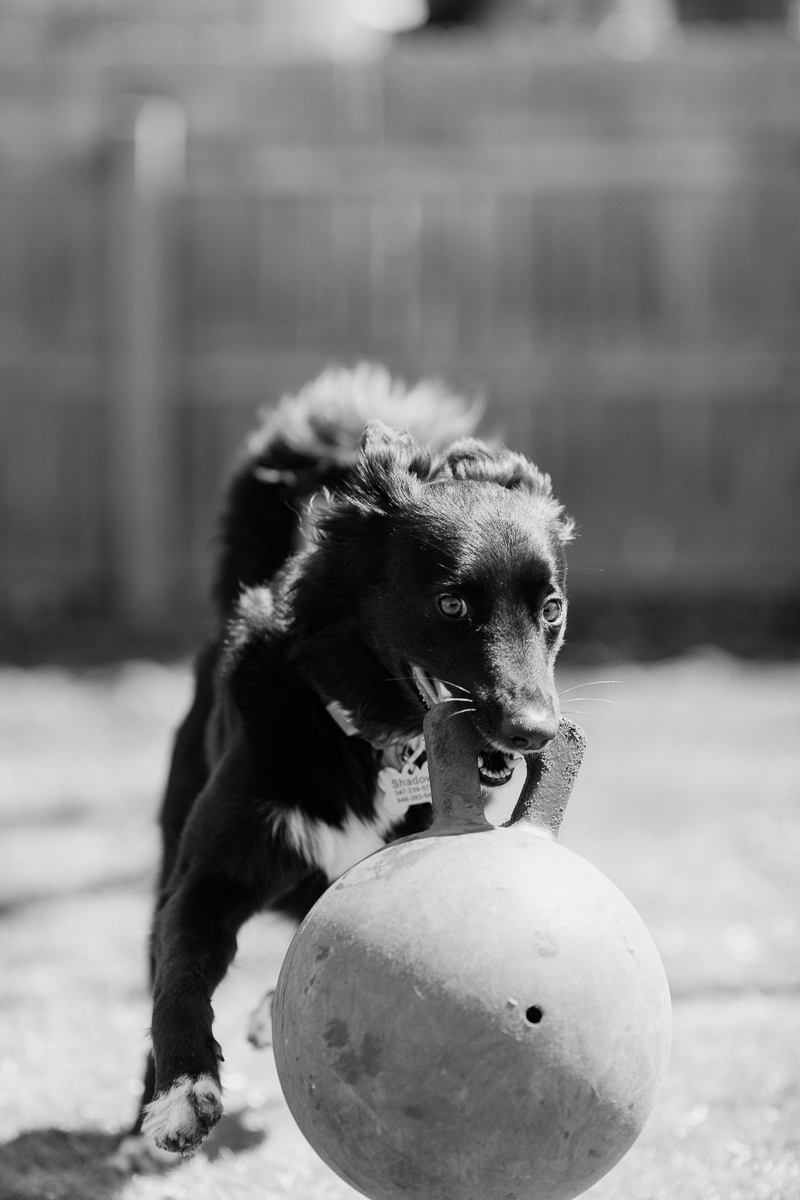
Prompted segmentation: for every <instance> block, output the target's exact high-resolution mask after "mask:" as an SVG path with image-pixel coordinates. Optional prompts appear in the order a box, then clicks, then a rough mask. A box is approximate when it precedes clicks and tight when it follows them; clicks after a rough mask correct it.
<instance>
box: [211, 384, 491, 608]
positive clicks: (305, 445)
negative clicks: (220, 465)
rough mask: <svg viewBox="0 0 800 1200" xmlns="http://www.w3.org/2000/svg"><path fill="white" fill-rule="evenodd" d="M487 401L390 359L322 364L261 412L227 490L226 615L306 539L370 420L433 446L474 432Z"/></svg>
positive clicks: (218, 589) (219, 587) (217, 586)
mask: <svg viewBox="0 0 800 1200" xmlns="http://www.w3.org/2000/svg"><path fill="white" fill-rule="evenodd" d="M481 415H482V406H481V405H480V404H479V403H476V402H469V401H466V400H465V399H463V397H461V396H457V395H455V394H454V393H452V392H450V391H448V390H447V389H446V388H445V387H444V386H443V385H441V384H439V383H435V382H432V381H429V380H426V381H423V382H421V383H418V384H417V385H416V387H413V388H407V387H406V385H405V384H404V383H403V382H402V381H401V380H398V379H393V378H392V377H391V375H390V374H389V372H388V371H387V370H386V369H385V368H384V367H379V366H373V365H371V364H368V363H362V364H361V365H360V366H358V367H356V368H355V369H354V370H346V369H344V368H341V367H333V368H330V369H328V370H327V371H324V372H323V373H322V375H320V376H319V378H318V379H316V380H314V382H313V383H309V384H307V385H306V387H304V388H303V389H302V390H301V391H300V392H298V394H297V395H296V396H286V397H284V399H283V400H281V402H280V404H278V406H277V407H276V408H274V409H270V410H267V411H265V412H264V413H263V415H262V418H261V423H260V425H259V427H258V428H257V429H256V430H255V431H254V432H253V433H252V434H251V436H250V438H249V439H248V441H247V444H246V446H245V448H244V452H243V455H242V458H241V459H240V461H239V463H238V464H237V466H236V468H235V469H234V473H233V476H232V478H231V480H230V483H229V485H228V488H227V493H226V498H225V503H224V507H223V512H222V520H221V530H220V543H221V544H220V551H219V556H218V561H217V571H216V576H215V580H214V589H213V594H214V600H215V603H216V606H217V609H218V612H219V615H220V616H221V617H222V618H224V617H226V616H227V615H228V614H229V613H230V612H231V611H232V609H233V606H234V604H235V603H236V600H237V598H238V596H239V593H240V592H241V590H242V588H244V587H251V586H253V585H256V584H259V583H265V582H267V581H268V580H270V579H271V578H272V577H273V576H274V575H275V574H276V572H277V571H279V570H280V569H281V567H282V566H283V565H284V563H285V562H286V560H287V558H289V556H290V555H291V554H293V553H294V552H295V551H296V550H297V549H298V548H299V547H300V545H302V524H301V521H302V513H303V509H304V506H305V505H306V503H307V502H308V500H309V499H310V498H311V497H312V496H313V495H314V493H315V492H317V491H319V489H320V488H327V489H329V490H331V491H334V490H336V489H337V488H340V487H342V486H343V485H345V484H346V482H347V477H348V473H349V471H350V469H351V467H352V465H353V463H354V462H355V460H356V457H357V455H358V450H359V446H360V443H361V436H362V434H363V432H364V427H365V425H366V424H367V423H368V422H369V421H371V420H375V419H377V420H380V421H383V422H384V424H386V425H389V426H391V427H393V428H395V429H399V430H409V431H410V432H411V433H412V434H413V435H414V437H415V438H417V439H418V440H419V441H421V442H425V443H427V444H428V445H429V446H431V448H432V449H433V450H441V449H444V447H445V446H447V445H449V443H450V442H453V441H455V440H456V439H458V438H460V437H464V436H466V435H468V434H470V433H472V432H474V429H475V427H476V425H477V424H478V421H479V420H480V417H481Z"/></svg>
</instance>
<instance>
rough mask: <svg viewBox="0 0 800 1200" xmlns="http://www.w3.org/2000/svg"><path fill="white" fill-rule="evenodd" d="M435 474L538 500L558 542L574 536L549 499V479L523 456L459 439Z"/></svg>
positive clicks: (569, 523)
mask: <svg viewBox="0 0 800 1200" xmlns="http://www.w3.org/2000/svg"><path fill="white" fill-rule="evenodd" d="M437 473H438V474H440V476H441V475H442V474H443V475H446V476H449V477H450V478H452V479H465V480H466V479H472V480H475V481H476V482H479V483H496V484H498V485H499V486H500V487H504V488H510V489H515V490H519V491H524V492H529V493H530V494H531V495H532V496H539V497H541V498H542V500H543V502H544V503H545V504H546V505H547V507H548V508H549V509H550V510H551V511H550V514H549V515H550V517H551V520H552V521H553V529H554V532H555V535H556V537H557V538H558V540H559V542H562V543H565V542H570V541H572V539H573V537H574V536H575V522H574V521H573V520H572V519H571V518H570V517H567V516H565V515H564V510H563V508H562V506H561V505H560V504H559V502H558V501H557V500H556V499H555V497H554V496H553V486H552V483H551V481H550V476H549V475H547V474H546V473H545V472H544V471H540V470H539V468H538V467H537V466H534V464H533V463H532V462H531V461H530V459H527V458H525V456H524V455H523V454H517V453H516V452H515V451H513V450H507V449H506V448H505V446H489V445H487V444H486V442H481V441H478V439H477V438H462V439H461V440H460V441H458V442H454V443H453V445H452V446H451V447H450V449H449V450H448V452H447V454H446V455H445V457H444V459H443V461H442V462H441V463H440V464H439V467H438V472H437Z"/></svg>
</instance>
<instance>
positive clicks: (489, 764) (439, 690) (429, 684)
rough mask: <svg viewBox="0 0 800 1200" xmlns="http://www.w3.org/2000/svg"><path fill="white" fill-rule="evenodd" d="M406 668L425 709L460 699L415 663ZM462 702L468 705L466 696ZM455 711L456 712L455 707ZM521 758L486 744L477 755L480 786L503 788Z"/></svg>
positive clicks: (445, 685) (518, 755) (440, 681)
mask: <svg viewBox="0 0 800 1200" xmlns="http://www.w3.org/2000/svg"><path fill="white" fill-rule="evenodd" d="M408 666H409V670H410V672H411V678H412V680H413V682H414V686H415V688H416V690H417V692H418V693H419V696H420V699H421V700H422V703H423V704H424V705H425V707H426V708H433V706H434V705H435V704H441V703H443V702H444V701H450V702H453V701H456V700H458V699H459V698H460V697H456V696H454V695H453V693H452V692H451V691H450V689H449V688H448V686H447V684H445V683H443V682H442V680H441V679H437V678H436V676H435V675H429V674H428V673H427V672H426V671H423V669H422V667H419V666H417V664H416V663H409V664H408ZM464 702H465V703H466V704H469V703H470V702H469V698H468V696H467V695H466V694H465V696H464ZM471 707H472V706H471V705H470V708H471ZM456 711H458V708H457V706H456ZM521 758H522V755H520V754H512V753H510V752H509V751H506V750H498V749H497V748H496V747H495V746H492V745H491V744H490V743H487V744H486V745H485V746H484V747H483V748H482V749H481V751H480V753H479V755H478V773H479V775H480V780H481V783H482V785H483V786H484V787H490V788H496V787H503V786H504V784H506V783H508V782H509V781H510V779H511V776H512V775H513V774H514V769H515V767H516V766H517V764H518V763H519V762H520V760H521Z"/></svg>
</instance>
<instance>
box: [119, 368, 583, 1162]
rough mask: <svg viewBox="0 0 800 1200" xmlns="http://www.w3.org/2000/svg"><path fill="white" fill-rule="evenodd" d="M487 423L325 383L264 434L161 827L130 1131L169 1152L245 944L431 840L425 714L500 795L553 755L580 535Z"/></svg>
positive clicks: (206, 1076)
mask: <svg viewBox="0 0 800 1200" xmlns="http://www.w3.org/2000/svg"><path fill="white" fill-rule="evenodd" d="M475 423H476V414H475V412H474V410H473V409H472V408H471V407H470V406H468V405H467V404H466V403H465V402H464V401H463V400H460V399H459V398H457V397H455V396H452V395H450V394H448V393H447V392H445V391H444V390H443V389H441V388H439V387H437V386H436V385H433V384H422V385H420V386H419V387H417V388H415V389H413V390H410V391H407V390H406V389H405V388H404V387H403V386H402V385H401V384H400V383H398V382H396V381H394V380H392V379H391V378H390V377H389V375H388V374H387V373H386V372H385V371H384V370H382V369H381V368H378V367H369V366H362V367H359V368H357V369H356V370H355V371H345V370H331V371H328V372H326V373H325V374H323V375H322V376H321V377H320V379H318V380H317V381H316V382H315V383H313V384H311V385H310V386H309V387H307V388H306V389H305V390H303V391H302V392H300V394H299V395H297V396H296V397H294V398H290V399H286V400H284V401H283V402H282V403H281V404H280V405H279V406H278V408H277V409H276V410H274V411H273V412H272V413H270V414H269V415H267V417H266V418H265V420H264V422H263V423H262V425H261V427H260V429H259V430H258V431H257V432H256V433H255V434H254V435H253V437H252V438H251V440H250V443H249V445H248V448H247V451H246V453H245V456H244V458H243V460H242V462H241V463H240V465H239V467H238V469H237V470H236V472H235V473H234V475H233V478H232V481H231V484H230V487H229V490H228V495H227V502H226V507H225V510H224V513H223V518H222V533H221V546H220V552H219V565H218V571H217V577H216V584H215V599H216V603H217V610H218V617H219V627H218V631H217V633H216V636H215V637H214V638H213V639H212V640H211V641H210V642H209V643H208V645H207V646H206V647H205V649H204V650H203V651H202V652H201V654H200V656H199V658H198V661H197V670H196V691H195V696H194V701H193V704H192V707H191V711H190V712H189V714H188V716H187V717H186V720H185V721H184V723H183V725H182V726H181V728H180V730H179V731H178V734H177V737H176V740H175V746H174V752H173V758H172V765H171V770H170V774H169V781H168V784H167V791H166V798H165V801H164V805H163V810H162V815H161V826H162V832H163V846H164V850H163V861H162V867H161V875H160V884H159V893H158V902H157V906H156V912H155V918H154V922H153V932H152V941H151V969H152V988H153V1020H152V1053H151V1055H150V1059H149V1063H148V1068H147V1074H146V1080H145V1087H144V1096H143V1100H142V1109H141V1113H140V1116H139V1119H138V1121H137V1124H136V1128H135V1132H137V1133H138V1132H139V1131H142V1130H143V1131H144V1133H145V1134H146V1135H149V1136H150V1137H151V1138H153V1139H154V1140H155V1142H156V1144H157V1145H158V1146H160V1147H162V1148H164V1149H167V1150H173V1151H179V1152H182V1153H191V1152H192V1151H194V1150H195V1149H197V1147H198V1146H200V1144H201V1143H202V1142H203V1140H204V1139H205V1138H206V1136H207V1135H208V1133H209V1131H210V1130H211V1129H212V1127H213V1126H214V1125H215V1124H216V1122H217V1121H218V1120H219V1118H220V1115H221V1113H222V1099H221V1092H220V1081H219V1062H220V1059H221V1057H222V1056H221V1051H220V1047H219V1045H218V1044H217V1042H216V1041H215V1039H214V1035H213V1032H212V1022H213V1013H212V1008H211V996H212V994H213V992H214V989H215V988H216V986H217V984H218V983H219V982H220V980H221V979H222V978H223V976H224V975H225V972H226V970H227V968H228V966H229V965H230V963H231V961H232V959H233V957H234V955H235V953H236V937H237V932H238V930H239V928H240V926H241V925H242V923H243V922H244V921H246V920H247V919H248V918H249V917H250V916H251V915H252V914H254V913H255V912H257V911H259V910H264V909H278V910H282V911H284V912H286V913H289V914H291V915H293V916H294V917H296V918H298V919H299V918H301V917H302V916H303V915H304V914H305V913H306V912H307V910H308V909H309V908H310V906H311V905H312V904H313V902H314V901H315V900H316V899H317V898H318V897H319V896H320V894H321V893H322V892H323V890H324V889H325V888H326V887H327V886H328V884H329V883H330V882H331V881H332V880H334V879H335V878H337V876H339V875H340V874H341V873H342V872H343V871H345V870H346V869H347V868H348V867H349V866H351V865H352V864H354V863H355V862H357V861H358V860H359V859H361V858H363V857H364V856H365V855H366V854H369V853H371V852H372V851H374V850H376V849H378V848H379V847H380V846H381V845H382V844H384V843H385V842H386V841H387V840H389V839H393V838H396V837H400V836H403V835H404V834H408V833H411V832H416V831H419V830H420V829H423V828H425V827H426V825H427V823H428V821H429V817H430V806H429V804H427V803H425V802H424V801H425V799H426V795H429V793H426V792H425V767H424V747H423V746H422V743H421V732H422V720H423V717H424V714H425V711H426V705H431V704H434V703H436V702H438V701H440V700H444V699H447V700H448V702H449V703H450V704H452V706H453V708H454V710H459V711H465V712H468V713H469V714H470V719H471V720H472V722H473V723H474V727H475V730H476V732H477V735H478V737H479V739H480V741H481V743H482V745H483V749H482V752H481V756H480V759H479V766H480V772H481V778H482V782H483V783H484V784H485V785H486V786H487V787H493V786H497V785H499V784H502V783H505V782H506V781H507V780H508V779H509V778H510V774H511V772H512V770H513V765H514V759H515V758H516V757H518V756H519V755H520V754H523V755H524V754H531V753H536V752H537V751H539V750H541V749H542V747H543V746H544V745H545V744H546V743H547V742H548V741H549V740H550V739H551V738H552V737H553V736H554V735H555V733H556V730H557V727H558V718H559V710H558V701H557V696H556V692H555V685H554V679H553V666H554V662H555V658H556V654H557V653H558V650H559V647H560V645H561V643H562V641H563V638H564V626H565V620H566V611H567V601H566V595H565V562H564V543H565V542H567V541H569V539H570V537H571V536H572V532H573V526H572V522H571V521H570V520H568V519H567V518H566V517H565V516H564V513H563V510H562V507H561V505H560V504H559V503H558V502H557V501H556V500H555V499H554V498H553V496H552V493H551V487H550V480H549V478H548V476H546V475H544V474H542V473H541V472H540V471H539V470H537V468H536V467H535V466H533V464H532V463H530V462H528V461H527V459H525V458H524V457H522V455H520V454H515V453H512V452H511V451H509V450H506V449H503V448H498V447H496V446H490V445H487V444H485V443H483V442H480V441H477V440H475V439H474V438H473V437H471V436H469V435H470V434H471V432H472V431H473V429H474V425H475ZM409 430H411V431H412V432H409ZM415 801H422V803H415Z"/></svg>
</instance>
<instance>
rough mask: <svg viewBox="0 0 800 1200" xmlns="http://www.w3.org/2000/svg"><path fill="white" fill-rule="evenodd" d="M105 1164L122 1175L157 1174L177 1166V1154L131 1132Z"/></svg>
mask: <svg viewBox="0 0 800 1200" xmlns="http://www.w3.org/2000/svg"><path fill="white" fill-rule="evenodd" d="M105 1165H106V1166H107V1167H109V1168H110V1169H111V1170H112V1171H119V1173H120V1174H121V1175H155V1174H157V1173H159V1172H161V1171H165V1170H167V1169H168V1168H169V1167H174V1166H175V1155H174V1154H169V1153H168V1152H167V1151H166V1150H159V1148H158V1146H154V1145H153V1143H152V1142H151V1141H150V1140H149V1139H148V1138H145V1137H142V1135H141V1134H138V1133H129V1134H127V1135H126V1136H125V1137H124V1138H122V1139H121V1141H120V1142H119V1143H118V1144H117V1146H116V1147H115V1148H114V1150H113V1151H112V1153H111V1154H109V1156H108V1158H107V1159H106V1160H105Z"/></svg>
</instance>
